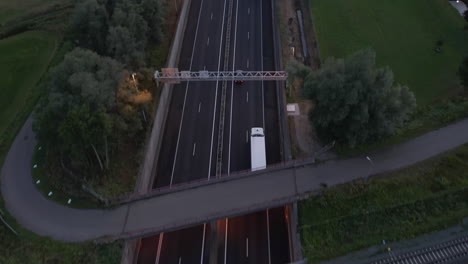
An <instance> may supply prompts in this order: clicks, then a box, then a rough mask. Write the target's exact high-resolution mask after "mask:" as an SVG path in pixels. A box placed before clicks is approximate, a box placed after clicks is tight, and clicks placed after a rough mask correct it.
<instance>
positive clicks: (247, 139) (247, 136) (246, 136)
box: [245, 130, 249, 143]
mask: <svg viewBox="0 0 468 264" xmlns="http://www.w3.org/2000/svg"><path fill="white" fill-rule="evenodd" d="M245 143H249V131H248V130H246V131H245Z"/></svg>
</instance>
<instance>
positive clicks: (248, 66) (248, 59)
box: [247, 59, 249, 68]
mask: <svg viewBox="0 0 468 264" xmlns="http://www.w3.org/2000/svg"><path fill="white" fill-rule="evenodd" d="M247 68H249V59H247Z"/></svg>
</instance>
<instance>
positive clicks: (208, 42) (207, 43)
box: [206, 37, 210, 46]
mask: <svg viewBox="0 0 468 264" xmlns="http://www.w3.org/2000/svg"><path fill="white" fill-rule="evenodd" d="M206 45H207V46H209V45H210V37H208V41H206Z"/></svg>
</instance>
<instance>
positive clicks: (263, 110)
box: [260, 0, 265, 129]
mask: <svg viewBox="0 0 468 264" xmlns="http://www.w3.org/2000/svg"><path fill="white" fill-rule="evenodd" d="M260 45H261V51H260V52H261V53H260V54H261V58H262V71H263V0H261V1H260ZM264 95H265V93H264V89H263V81H262V112H263V128H264V129H265V96H264Z"/></svg>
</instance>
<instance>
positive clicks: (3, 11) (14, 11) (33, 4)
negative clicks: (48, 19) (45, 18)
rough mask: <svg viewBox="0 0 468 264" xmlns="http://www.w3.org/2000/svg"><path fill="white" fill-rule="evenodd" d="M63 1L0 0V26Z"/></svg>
mask: <svg viewBox="0 0 468 264" xmlns="http://www.w3.org/2000/svg"><path fill="white" fill-rule="evenodd" d="M62 2H64V0H20V1H9V0H0V26H1V25H2V24H5V23H7V22H9V21H11V20H13V19H15V18H17V17H20V16H23V15H26V14H28V13H31V12H37V11H40V10H44V9H46V8H48V7H50V6H52V5H54V4H58V3H62Z"/></svg>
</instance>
